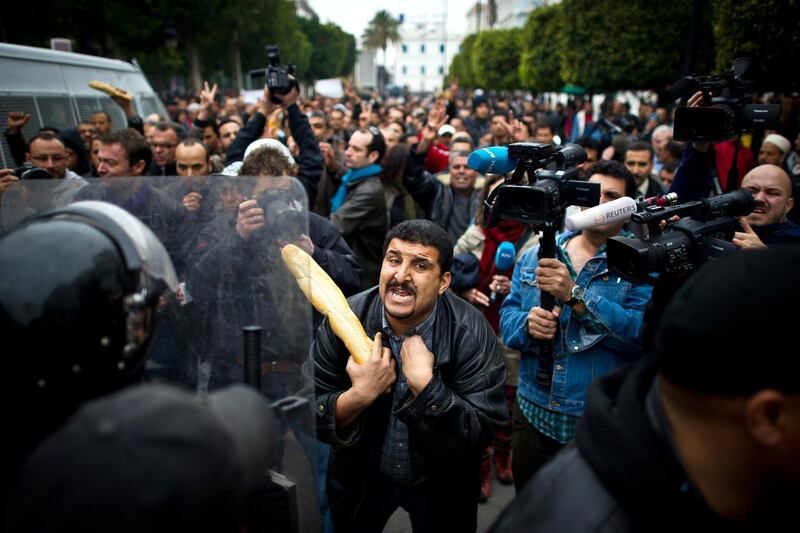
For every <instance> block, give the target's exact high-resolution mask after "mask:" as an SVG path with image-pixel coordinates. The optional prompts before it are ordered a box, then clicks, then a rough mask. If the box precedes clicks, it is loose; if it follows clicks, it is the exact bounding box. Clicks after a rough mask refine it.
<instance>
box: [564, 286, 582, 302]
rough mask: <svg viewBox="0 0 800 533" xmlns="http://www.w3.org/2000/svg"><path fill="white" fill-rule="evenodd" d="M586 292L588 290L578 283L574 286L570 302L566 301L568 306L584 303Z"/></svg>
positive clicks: (570, 294)
mask: <svg viewBox="0 0 800 533" xmlns="http://www.w3.org/2000/svg"><path fill="white" fill-rule="evenodd" d="M585 292H586V289H585V288H584V287H581V286H580V285H578V284H577V283H576V284H575V285H573V286H572V290H571V291H570V292H569V300H567V301H566V304H567V305H569V306H570V307H572V306H575V305H577V304H579V303H580V302H582V301H583V293H585Z"/></svg>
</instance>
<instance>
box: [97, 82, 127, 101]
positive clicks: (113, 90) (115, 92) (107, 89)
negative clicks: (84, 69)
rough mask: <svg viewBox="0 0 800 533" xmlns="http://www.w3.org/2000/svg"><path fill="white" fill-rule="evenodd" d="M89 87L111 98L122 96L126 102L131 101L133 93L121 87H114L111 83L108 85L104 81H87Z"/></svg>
mask: <svg viewBox="0 0 800 533" xmlns="http://www.w3.org/2000/svg"><path fill="white" fill-rule="evenodd" d="M89 87H91V88H92V89H97V90H98V91H103V92H104V93H106V94H107V95H109V96H111V97H112V98H113V97H117V98H122V99H123V100H127V101H128V102H131V101H133V95H132V94H131V93H129V92H128V91H125V90H123V89H119V88H117V87H114V86H113V85H109V84H108V83H106V82H104V81H97V80H92V81H90V82H89Z"/></svg>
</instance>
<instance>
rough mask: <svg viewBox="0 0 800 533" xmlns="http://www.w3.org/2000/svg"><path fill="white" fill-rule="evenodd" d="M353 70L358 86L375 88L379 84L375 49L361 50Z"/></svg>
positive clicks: (357, 54)
mask: <svg viewBox="0 0 800 533" xmlns="http://www.w3.org/2000/svg"><path fill="white" fill-rule="evenodd" d="M353 70H354V73H353V74H354V77H355V83H356V87H359V88H362V89H367V88H369V89H374V88H376V87H377V86H378V67H377V62H376V61H375V52H374V51H373V50H368V49H363V50H359V51H358V52H357V53H356V65H355V68H354V69H353Z"/></svg>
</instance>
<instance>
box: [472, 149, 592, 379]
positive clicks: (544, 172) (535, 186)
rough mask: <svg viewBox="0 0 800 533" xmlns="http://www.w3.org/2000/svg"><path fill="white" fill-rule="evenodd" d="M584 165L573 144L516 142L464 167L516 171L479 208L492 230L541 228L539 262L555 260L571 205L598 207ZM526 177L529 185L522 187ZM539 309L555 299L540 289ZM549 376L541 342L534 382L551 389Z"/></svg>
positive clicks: (547, 352)
mask: <svg viewBox="0 0 800 533" xmlns="http://www.w3.org/2000/svg"><path fill="white" fill-rule="evenodd" d="M584 161H586V151H585V150H584V149H583V148H582V147H580V146H578V145H577V144H567V145H565V146H561V147H558V146H553V145H550V144H539V143H514V144H510V145H508V147H505V146H490V147H488V148H483V149H481V150H476V151H474V152H472V153H471V154H470V156H469V159H467V165H469V167H470V168H472V169H473V170H476V171H478V172H481V173H485V172H490V173H498V174H505V173H506V172H510V171H511V170H512V169H513V170H514V173H513V174H512V175H511V177H510V178H507V179H506V181H505V182H503V184H502V185H500V186H498V187H497V188H495V189H494V190H493V191H492V192H491V193H490V194H489V197H488V198H487V199H486V201H485V202H484V204H483V224H484V226H485V227H487V228H490V227H492V226H494V225H495V224H497V223H498V222H499V221H500V220H503V219H505V220H517V221H520V222H523V223H525V224H531V225H533V226H534V227H537V228H540V229H541V230H542V236H541V237H540V238H539V258H540V259H541V258H554V257H555V256H556V231H558V229H559V228H560V227H561V223H562V220H563V218H564V212H565V211H566V209H567V207H569V206H570V205H580V206H594V205H597V204H598V203H600V184H599V183H589V182H587V181H582V180H576V179H574V178H577V177H578V168H577V165H580V164H581V163H583V162H584ZM526 174H527V176H528V184H527V185H525V184H520V182H521V181H522V178H523V177H525V175H526ZM540 304H541V307H542V309H546V310H548V311H551V310H552V309H553V307H555V297H554V296H553V295H552V294H550V293H549V292H547V291H542V293H541V301H540ZM552 378H553V343H552V341H545V340H540V341H539V371H538V372H537V374H536V382H537V383H538V384H539V385H540V386H542V387H547V388H549V387H550V384H551V381H552Z"/></svg>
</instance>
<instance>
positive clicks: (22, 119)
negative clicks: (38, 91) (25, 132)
mask: <svg viewBox="0 0 800 533" xmlns="http://www.w3.org/2000/svg"><path fill="white" fill-rule="evenodd" d="M30 119H31V116H30V115H29V114H28V113H25V112H23V111H9V112H8V131H9V133H17V132H18V131H19V130H21V129H22V128H23V127H24V126H25V124H27V123H28V121H29V120H30Z"/></svg>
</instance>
